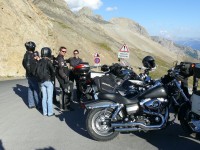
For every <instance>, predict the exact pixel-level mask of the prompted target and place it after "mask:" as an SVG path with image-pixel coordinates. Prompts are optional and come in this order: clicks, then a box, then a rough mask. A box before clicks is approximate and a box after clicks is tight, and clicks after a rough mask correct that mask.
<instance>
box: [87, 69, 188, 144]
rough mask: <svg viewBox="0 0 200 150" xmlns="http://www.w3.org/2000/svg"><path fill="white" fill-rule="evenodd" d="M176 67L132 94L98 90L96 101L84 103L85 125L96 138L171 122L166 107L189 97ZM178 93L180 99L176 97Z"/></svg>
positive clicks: (145, 129) (165, 125)
mask: <svg viewBox="0 0 200 150" xmlns="http://www.w3.org/2000/svg"><path fill="white" fill-rule="evenodd" d="M180 80H182V77H181V76H180V75H179V69H177V67H174V68H172V69H170V70H168V73H167V75H165V76H164V77H162V78H161V80H160V82H156V83H155V84H154V85H153V86H151V87H150V88H149V89H147V90H146V91H144V92H143V93H139V94H138V95H136V96H135V95H133V96H132V97H126V96H122V95H120V94H119V93H99V95H98V97H99V99H98V101H91V102H86V103H84V107H85V112H86V114H87V117H86V128H87V131H88V133H89V135H90V136H91V137H92V138H93V139H95V140H97V141H108V140H112V139H114V138H115V137H116V136H117V135H118V134H119V132H133V131H144V132H147V131H151V130H161V129H163V128H166V127H167V126H168V125H169V124H171V123H173V122H174V120H175V118H176V116H177V114H179V113H178V112H177V113H175V116H174V119H173V120H169V111H170V110H171V109H174V110H178V109H176V108H177V107H178V108H179V107H180V106H181V104H183V103H188V102H189V99H188V98H187V97H186V95H185V94H184V92H183V90H182V89H181V86H180V82H179V81H180ZM180 96H181V97H183V98H184V99H180Z"/></svg>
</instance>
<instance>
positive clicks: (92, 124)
mask: <svg viewBox="0 0 200 150" xmlns="http://www.w3.org/2000/svg"><path fill="white" fill-rule="evenodd" d="M112 111H113V110H112V109H107V110H106V109H103V108H98V109H93V110H91V111H90V112H89V113H88V115H87V118H86V128H87V131H88V133H89V135H90V136H91V137H92V138H93V139H94V140H97V141H109V140H112V139H114V138H115V137H116V136H117V135H118V134H119V132H116V131H114V130H113V128H111V127H110V118H111V116H112Z"/></svg>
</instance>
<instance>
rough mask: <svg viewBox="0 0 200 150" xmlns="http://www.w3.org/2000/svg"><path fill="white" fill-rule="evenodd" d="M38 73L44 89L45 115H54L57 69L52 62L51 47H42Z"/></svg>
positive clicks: (43, 106) (41, 86) (43, 103)
mask: <svg viewBox="0 0 200 150" xmlns="http://www.w3.org/2000/svg"><path fill="white" fill-rule="evenodd" d="M37 70H38V71H37V74H40V75H38V77H39V81H40V88H41V91H42V109H43V115H44V116H47V115H48V116H53V115H54V113H53V83H52V82H53V81H54V78H55V69H54V67H53V64H52V62H51V49H50V48H49V47H43V48H42V49H41V59H40V61H39V64H38V68H37Z"/></svg>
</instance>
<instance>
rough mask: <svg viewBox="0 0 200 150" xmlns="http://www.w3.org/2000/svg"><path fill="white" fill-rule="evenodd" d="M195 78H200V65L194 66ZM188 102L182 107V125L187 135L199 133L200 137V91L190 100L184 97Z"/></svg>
mask: <svg viewBox="0 0 200 150" xmlns="http://www.w3.org/2000/svg"><path fill="white" fill-rule="evenodd" d="M193 73H194V77H195V78H200V64H193ZM184 99H186V102H185V103H183V104H182V105H181V107H180V111H179V117H178V119H179V120H180V124H181V126H182V128H183V130H184V131H185V132H186V133H187V134H191V133H197V134H199V135H200V91H195V92H193V93H192V95H191V97H190V99H189V98H188V97H184Z"/></svg>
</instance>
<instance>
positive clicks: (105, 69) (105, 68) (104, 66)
mask: <svg viewBox="0 0 200 150" xmlns="http://www.w3.org/2000/svg"><path fill="white" fill-rule="evenodd" d="M101 71H103V72H106V71H109V67H108V66H107V65H103V66H101Z"/></svg>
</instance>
